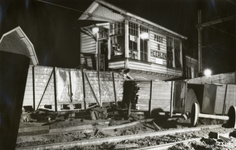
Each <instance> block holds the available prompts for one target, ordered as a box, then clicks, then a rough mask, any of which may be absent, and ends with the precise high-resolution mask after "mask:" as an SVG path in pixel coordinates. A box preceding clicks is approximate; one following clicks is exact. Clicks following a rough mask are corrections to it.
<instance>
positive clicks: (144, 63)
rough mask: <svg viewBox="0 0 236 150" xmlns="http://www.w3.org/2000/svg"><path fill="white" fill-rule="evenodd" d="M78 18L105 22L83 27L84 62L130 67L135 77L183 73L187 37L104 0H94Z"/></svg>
mask: <svg viewBox="0 0 236 150" xmlns="http://www.w3.org/2000/svg"><path fill="white" fill-rule="evenodd" d="M79 20H93V21H100V22H102V23H94V24H92V25H90V26H87V27H82V28H81V38H80V41H81V47H80V50H81V63H85V64H86V65H88V66H90V67H92V68H94V69H95V68H96V69H98V68H100V70H101V69H103V70H108V69H109V70H110V69H112V70H116V69H128V70H129V75H130V76H131V77H133V78H134V79H142V80H147V79H148V80H167V79H173V78H179V77H182V75H183V59H184V57H183V54H182V40H186V39H187V37H185V36H182V35H180V34H178V33H176V32H174V31H171V30H169V29H167V28H165V27H162V26H160V25H158V24H156V23H153V22H151V21H149V20H146V19H144V18H142V17H139V16H137V15H134V14H131V13H129V12H127V11H125V10H123V9H121V8H118V7H116V6H114V5H112V4H109V3H107V2H105V1H103V0H95V1H94V2H93V3H92V4H91V5H90V6H89V7H88V8H87V10H86V11H85V12H84V13H83V15H81V16H80V18H79ZM91 58H95V59H91Z"/></svg>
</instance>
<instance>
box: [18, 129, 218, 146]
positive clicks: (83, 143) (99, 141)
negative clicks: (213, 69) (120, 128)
mask: <svg viewBox="0 0 236 150" xmlns="http://www.w3.org/2000/svg"><path fill="white" fill-rule="evenodd" d="M219 127H221V125H210V126H203V127H192V128H184V129H175V130H167V131H158V132H151V133H142V134H135V135H125V136H116V137H107V138H98V139H88V140H81V141H72V142H61V143H51V144H44V145H36V146H28V147H17V148H16V150H44V149H66V148H72V147H75V146H81V147H82V146H89V145H100V144H102V143H104V142H108V143H111V142H121V141H123V140H127V139H128V140H135V139H142V138H145V137H154V136H164V135H174V134H176V133H184V132H192V131H201V130H204V129H214V128H219Z"/></svg>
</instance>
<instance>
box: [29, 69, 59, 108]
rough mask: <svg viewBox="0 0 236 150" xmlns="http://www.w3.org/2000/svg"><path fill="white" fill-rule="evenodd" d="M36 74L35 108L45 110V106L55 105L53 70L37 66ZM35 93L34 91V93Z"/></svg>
mask: <svg viewBox="0 0 236 150" xmlns="http://www.w3.org/2000/svg"><path fill="white" fill-rule="evenodd" d="M34 73H35V75H34V76H35V106H36V108H37V107H38V106H39V108H44V106H45V105H52V107H51V109H55V108H53V107H54V105H55V95H54V79H53V68H52V67H43V66H36V67H34ZM32 92H33V91H32ZM40 101H41V102H40Z"/></svg>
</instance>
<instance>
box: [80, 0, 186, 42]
mask: <svg viewBox="0 0 236 150" xmlns="http://www.w3.org/2000/svg"><path fill="white" fill-rule="evenodd" d="M101 5H104V6H106V7H108V8H110V9H113V10H115V11H117V12H119V15H120V17H119V16H118V17H117V18H115V19H116V20H114V19H111V18H106V17H105V16H102V15H96V17H97V18H100V19H103V20H106V21H109V22H112V21H113V22H114V21H117V20H118V21H119V19H120V20H121V19H122V15H123V16H127V17H131V18H135V19H138V20H140V21H142V22H145V23H147V24H149V25H152V26H154V27H157V28H159V29H162V30H164V31H167V32H169V33H171V34H173V35H175V36H178V37H181V38H183V39H187V37H185V36H183V35H180V34H178V33H176V32H174V31H171V30H169V29H167V28H165V27H163V26H160V25H158V24H156V23H154V22H151V21H149V20H146V19H144V18H142V17H139V16H137V15H135V14H132V13H129V12H128V11H126V10H123V9H121V8H119V7H116V6H114V5H112V4H110V3H107V2H105V1H104V0H95V1H94V2H93V3H92V4H91V5H90V6H89V7H88V8H87V10H85V12H84V13H83V14H82V15H81V16H80V17H79V20H88V19H89V18H90V17H91V16H93V15H94V14H93V13H95V11H96V10H97V9H98V8H99V6H101Z"/></svg>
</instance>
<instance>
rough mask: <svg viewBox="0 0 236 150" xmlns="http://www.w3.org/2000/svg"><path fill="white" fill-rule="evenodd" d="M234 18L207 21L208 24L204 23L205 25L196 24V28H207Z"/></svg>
mask: <svg viewBox="0 0 236 150" xmlns="http://www.w3.org/2000/svg"><path fill="white" fill-rule="evenodd" d="M234 18H235V15H234V16H228V17H225V18H220V19H216V20H212V21H209V22H206V23H201V22H198V24H197V25H196V27H197V28H203V27H208V26H212V25H214V24H218V23H221V22H225V21H229V20H232V19H234Z"/></svg>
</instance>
